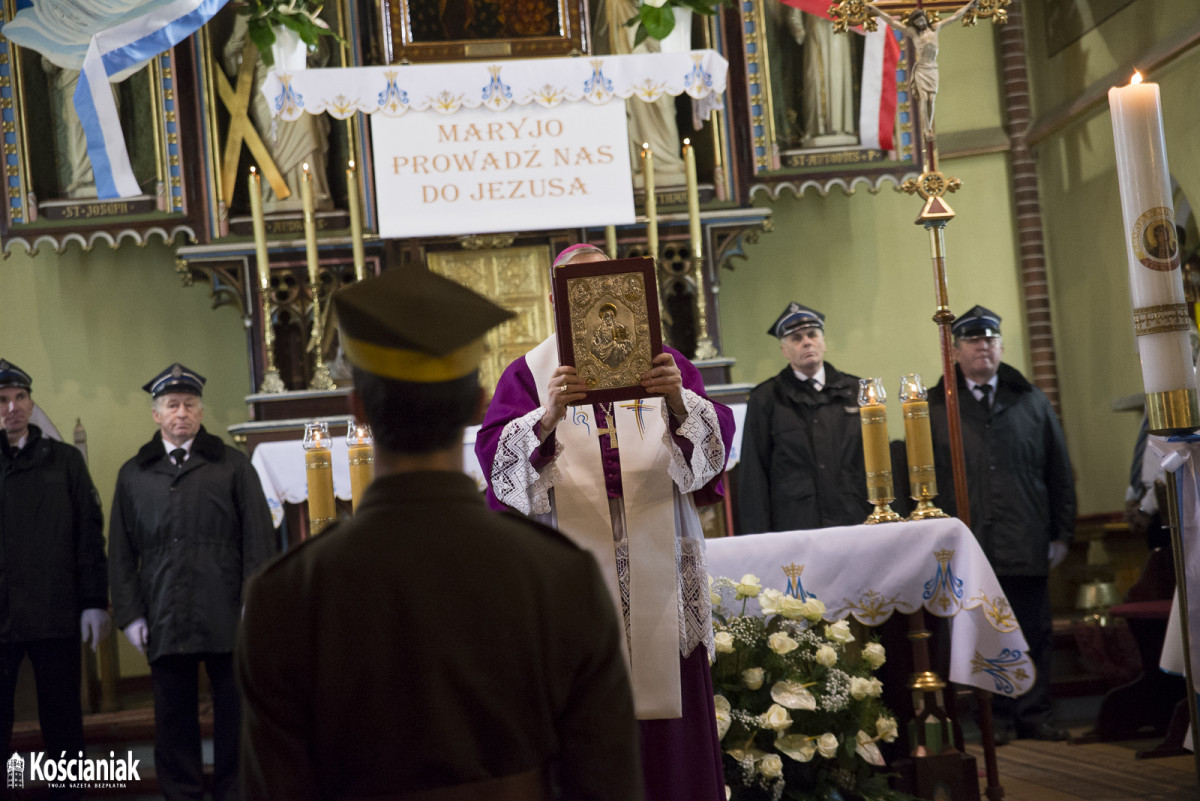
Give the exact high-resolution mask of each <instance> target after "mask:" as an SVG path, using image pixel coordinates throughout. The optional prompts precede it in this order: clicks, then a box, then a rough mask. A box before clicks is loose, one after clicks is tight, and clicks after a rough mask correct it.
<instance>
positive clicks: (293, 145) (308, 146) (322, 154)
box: [222, 14, 333, 214]
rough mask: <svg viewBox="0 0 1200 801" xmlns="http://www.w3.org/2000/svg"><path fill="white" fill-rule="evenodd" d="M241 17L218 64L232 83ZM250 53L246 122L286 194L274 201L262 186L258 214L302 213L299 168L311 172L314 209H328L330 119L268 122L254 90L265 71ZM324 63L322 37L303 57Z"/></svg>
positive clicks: (242, 40) (243, 31)
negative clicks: (251, 73) (251, 70)
mask: <svg viewBox="0 0 1200 801" xmlns="http://www.w3.org/2000/svg"><path fill="white" fill-rule="evenodd" d="M246 35H247V25H246V17H245V16H243V15H241V14H238V15H236V16H235V18H234V22H233V31H232V32H231V33H230V34H229V38H228V39H227V40H226V41H225V47H224V49H223V53H222V62H223V64H224V66H225V73H226V75H228V76H229V78H230V81H231V82H234V83H236V80H237V74H238V71H239V70H240V69H241V68H242V54H243V53H244V52H246V46H245V45H246ZM249 52H251V53H253V54H254V60H255V63H254V91H253V92H251V95H250V119H251V120H252V121H253V123H254V128H255V130H257V131H258V133H259V136H260V137H261V138H262V141H263V145H264V146H265V147H266V150H267V152H268V154H269V155H270V157H271V160H272V161H273V162H275V166H276V168H277V169H278V170H279V172H280V174H281V175H282V176H283V180H284V182H285V183H286V184H287V188H288V190H289V191H290V194H289V195H288V196H287V197H286V198H281V197H279V196H278V195H277V194H276V193H275V191H274V190H273V189H272V188H271V186H270V183H269V182H263V211H264V212H266V213H268V214H270V213H273V212H292V211H300V210H301V202H300V183H301V182H302V181H303V180H304V165H305V164H307V165H308V167H309V170H310V171H311V172H312V176H313V178H312V183H313V205H314V206H315V207H316V209H317V210H318V211H325V210H328V209H331V208H333V198H332V196H331V194H330V190H329V176H328V170H327V169H326V161H327V155H328V153H329V118H328V116H327V115H325V114H302V115H301V116H300V118H299V119H297V120H295V121H291V122H289V121H286V120H279V119H275V118H272V116H271V108H270V104H269V103H268V102H267V99H266V98H265V97H264V96H263V94H262V92H260V91H259V88H260V87H261V86H262V84H263V81H265V80H266V77H267V72H268V70H267V68H266V66H265V65H264V64H263V61H262V58H261V57H260V56H259V55H258V51H257V50H256V49H254V48H251V49H250V50H249ZM328 62H329V48H328V44H327V42H326V38H325V37H321V39H320V40H318V46H317V49H316V51H315V52H310V53H309V56H308V66H309V67H313V68H317V67H324V66H326V65H327V64H328Z"/></svg>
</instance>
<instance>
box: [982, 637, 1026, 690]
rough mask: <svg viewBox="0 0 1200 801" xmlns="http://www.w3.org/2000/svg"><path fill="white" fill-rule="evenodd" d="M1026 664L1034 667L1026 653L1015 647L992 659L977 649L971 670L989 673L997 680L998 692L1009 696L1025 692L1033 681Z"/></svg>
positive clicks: (993, 679)
mask: <svg viewBox="0 0 1200 801" xmlns="http://www.w3.org/2000/svg"><path fill="white" fill-rule="evenodd" d="M1026 666H1029V667H1030V669H1032V664H1031V663H1030V662H1029V659H1028V658H1027V657H1026V655H1025V653H1024V652H1023V651H1019V650H1017V649H1015V648H1005V649H1004V650H1002V651H1001V652H1000V653H999V654H997V655H996V656H994V657H992V658H990V659H989V658H987V657H985V656H984V655H983V654H981V653H979V652H978V651H976V652H975V656H974V657H973V658H972V659H971V672H972V673H986V674H988V675H989V676H991V677H992V681H994V682H995V686H996V692H998V693H1000V694H1001V695H1008V696H1012V695H1017V694H1018V693H1022V692H1024V691H1025V690H1026V689H1028V687H1029V685H1030V684H1031V683H1032V682H1033V674H1032V673H1031V672H1030V671H1029V670H1026Z"/></svg>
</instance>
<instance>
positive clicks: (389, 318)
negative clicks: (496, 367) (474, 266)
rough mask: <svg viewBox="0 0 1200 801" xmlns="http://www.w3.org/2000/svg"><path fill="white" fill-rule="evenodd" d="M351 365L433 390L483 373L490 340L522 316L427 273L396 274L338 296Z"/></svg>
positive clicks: (340, 325)
mask: <svg viewBox="0 0 1200 801" xmlns="http://www.w3.org/2000/svg"><path fill="white" fill-rule="evenodd" d="M333 306H334V310H335V311H336V312H337V319H338V330H339V332H340V334H341V343H342V350H343V351H344V352H345V354H346V359H347V360H349V362H350V363H351V364H353V365H354V366H355V367H358V368H359V369H361V370H366V371H367V372H368V373H373V374H375V375H378V376H381V377H383V378H391V379H394V380H396V381H411V382H415V383H421V384H433V383H440V382H444V381H453V380H455V379H458V378H463V377H465V376H468V375H470V374H471V373H473V372H475V371H476V370H478V369H479V364H480V362H482V361H483V352H484V342H483V337H484V335H485V334H487V332H488V331H490V330H491V329H492V328H495V327H496V326H498V325H500V324H501V323H503V322H504V321H506V320H509V319H511V318H512V317H514V316H516V315H514V314H513V313H512V312H510V311H508V310H507V309H502V308H500V307H499V306H497V305H496V304H494V303H492V302H491V301H490V300H488V299H487V298H485V297H483V296H482V295H478V294H476V293H474V292H472V291H471V290H469V289H467V288H466V287H465V286H463V285H462V284H459V283H456V282H454V281H451V280H450V279H449V278H444V277H442V276H440V275H438V274H437V273H434V272H430V271H429V270H424V269H420V268H417V269H406V268H399V267H397V268H393V269H390V270H386V271H384V273H383V275H381V276H379V277H378V278H368V279H367V280H365V281H359V282H358V283H355V284H351V285H350V286H348V287H346V288H345V289H342V290H339V291H338V292H337V293H336V294H335V295H334V296H333Z"/></svg>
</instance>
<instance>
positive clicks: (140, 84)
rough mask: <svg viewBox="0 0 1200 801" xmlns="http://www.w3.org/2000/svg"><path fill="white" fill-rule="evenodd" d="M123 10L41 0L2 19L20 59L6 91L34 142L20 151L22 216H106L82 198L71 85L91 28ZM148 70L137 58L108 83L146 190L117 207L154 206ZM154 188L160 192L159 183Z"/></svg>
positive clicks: (90, 182) (86, 185)
mask: <svg viewBox="0 0 1200 801" xmlns="http://www.w3.org/2000/svg"><path fill="white" fill-rule="evenodd" d="M126 11H127V9H123V8H121V7H120V6H119V4H112V3H108V4H102V3H100V2H93V1H92V0H72V2H69V3H66V2H42V3H39V4H38V5H28V4H27V5H26V6H25V7H23V8H21V9H20V10H18V12H17V14H16V15H15V16H14V17H13V19H12V20H11V21H10V22H9V23H8V24H6V25H5V26H4V35H5V36H6V37H7V38H8V39H9V40H10V42H11V43H12V44H14V45H16V46H17V48H16V49H15V51H14V53H15V56H16V58H18V59H20V62H21V66H22V69H21V71H20V75H21V76H23V77H22V78H21V79H20V80H19V81H18V82H15V84H14V95H15V100H16V102H17V105H18V111H17V113H18V114H19V115H20V122H21V126H22V127H23V129H24V131H25V136H24V139H25V140H26V141H28V142H30V143H31V144H32V143H38V146H31V147H30V149H29V152H28V153H27V157H28V164H29V172H28V176H27V178H28V182H29V186H30V188H31V197H30V198H29V201H30V209H29V213H28V218H27V221H28V222H35V221H36V220H37V218H38V214H39V213H41V214H43V215H44V216H46V217H47V218H49V219H54V220H59V219H83V218H87V219H93V218H96V217H101V216H106V215H105V214H104V213H101V209H100V206H99V205H97V204H94V203H88V201H93V200H95V199H96V197H97V190H96V180H95V176H94V175H93V172H92V164H91V160H90V159H89V157H88V152H87V137H86V135H85V133H84V129H83V124H82V123H81V122H80V119H79V116H78V114H77V113H76V111H75V88H76V86H77V85H78V83H79V70H80V68H81V66H82V64H83V58H84V55H85V53H86V52H87V48H88V44H89V42H90V41H91V35H92V33H93V32H94V31H97V30H102V29H103V28H104V27H107V26H108V25H109V24H111V19H112V17H113V15H119V14H122V13H125V12H126ZM149 73H150V70H149V69H146V67H145V64H144V63H143V64H138V65H135V66H133V67H131V68H128V69H126V70H124V71H122V72H121V73H119V74H117V75H115V76H113V79H112V83H111V89H112V93H113V99H114V101H115V103H116V106H117V111H118V114H119V116H120V123H121V128H122V133H123V134H124V137H125V146H126V149H127V151H128V153H129V158H130V166H131V167H132V168H133V174H134V178H135V180H136V181H137V183H138V184H139V186H141V187H142V188H143V190H146V191H147V194H146V195H143V196H142V197H141V198H129V199H125V200H122V201H121V208H122V210H123V211H122V212H120V213H133V212H144V211H153V210H154V209H155V206H156V204H155V201H154V200H152V199H151V198H150V197H149V195H152V194H154V190H155V188H156V187H155V180H156V178H157V172H156V162H155V150H156V147H155V141H154V140H155V126H154V124H153V116H154V114H155V109H154V108H153V104H154V99H153V93H152V87H151V77H150V74H149ZM157 189H158V190H159V191H160V192H161V191H162V190H163V187H162V186H161V185H159V186H158V187H157ZM80 201H82V203H81V202H80ZM159 201H160V205H159V206H158V208H159V210H164V209H165V202H166V201H165V198H164V197H162V196H160V198H159ZM85 206H86V207H87V208H85Z"/></svg>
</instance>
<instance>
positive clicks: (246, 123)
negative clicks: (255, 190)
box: [213, 36, 291, 209]
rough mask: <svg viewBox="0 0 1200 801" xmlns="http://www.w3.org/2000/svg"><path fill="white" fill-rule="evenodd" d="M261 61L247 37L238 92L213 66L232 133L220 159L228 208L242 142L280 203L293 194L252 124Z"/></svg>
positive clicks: (231, 197) (221, 71) (229, 134)
mask: <svg viewBox="0 0 1200 801" xmlns="http://www.w3.org/2000/svg"><path fill="white" fill-rule="evenodd" d="M257 62H258V49H257V48H256V47H255V45H254V42H253V41H251V40H250V37H249V36H247V37H246V46H245V47H243V48H242V63H241V65H240V66H239V67H238V74H237V90H236V91H235V90H234V88H233V87H232V86H230V84H229V79H228V78H226V77H225V72H224V70H222V69H221V68H220V67H214V68H213V72H214V73H215V74H216V76H217V93H218V94H219V95H220V96H221V102H223V103H224V104H225V108H226V109H228V110H229V133H228V134H227V135H226V136H225V155H224V158H223V159H222V160H221V199H222V200H224V201H225V208H226V209H228V208H229V207H230V206H231V205H232V203H233V190H234V187H235V186H236V185H237V169H238V160H239V157H240V156H241V153H242V142H245V143H246V147H248V148H250V153H251V155H253V156H254V160H255V161H256V162H258V166H259V168H260V169H261V170H262V174H263V175H264V176H266V179H267V183H269V184H270V185H271V189H272V190H274V192H275V196H276V197H277V198H279V199H280V200H283V199H284V198H286V197H288V196H289V195H291V191H290V190H289V189H288V187H287V183H286V182H285V181H284V180H283V176H282V175H280V173H279V168H278V167H276V166H275V161H274V159H272V158H271V154H270V153H269V152H267V146H266V145H264V144H263V140H262V137H261V136H259V135H258V131H257V130H255V128H254V123H252V122H251V121H250V93H251V92H253V91H254V66H255V64H257Z"/></svg>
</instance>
